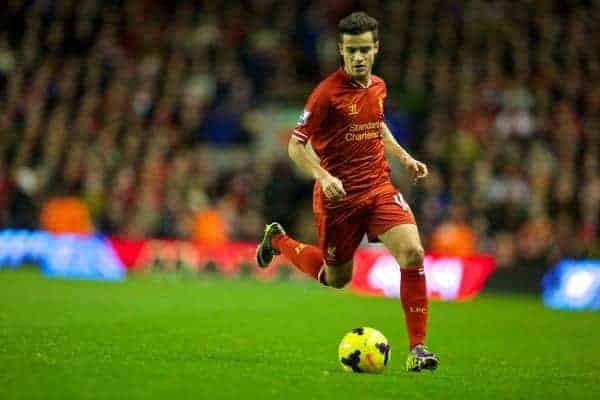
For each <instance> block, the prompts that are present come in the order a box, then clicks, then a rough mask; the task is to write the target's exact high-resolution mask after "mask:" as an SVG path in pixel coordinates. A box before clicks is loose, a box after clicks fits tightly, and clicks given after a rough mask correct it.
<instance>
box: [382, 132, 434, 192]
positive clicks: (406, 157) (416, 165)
mask: <svg viewBox="0 0 600 400" xmlns="http://www.w3.org/2000/svg"><path fill="white" fill-rule="evenodd" d="M382 140H383V147H384V148H385V151H387V152H388V153H389V154H391V155H392V156H393V157H395V158H396V159H398V160H399V161H400V162H401V163H402V165H404V167H405V168H406V169H407V170H408V171H409V172H410V173H411V174H412V175H413V177H414V179H415V182H416V181H418V180H419V179H421V178H425V177H426V176H427V174H428V173H429V172H428V171H427V166H426V165H425V164H424V163H422V162H420V161H417V160H415V159H414V158H413V157H412V156H411V155H410V154H408V152H407V151H406V150H404V148H403V147H402V146H400V144H399V143H398V142H397V141H396V138H395V137H394V135H392V132H390V129H389V128H388V127H387V125H386V124H385V122H384V123H383V129H382Z"/></svg>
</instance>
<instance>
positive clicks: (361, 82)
mask: <svg viewBox="0 0 600 400" xmlns="http://www.w3.org/2000/svg"><path fill="white" fill-rule="evenodd" d="M344 72H346V74H348V76H349V77H351V78H352V80H353V81H354V82H356V83H358V84H359V85H360V86H362V87H365V88H366V87H369V83H370V82H371V73H370V72H369V73H367V74H366V75H365V76H362V77H360V78H356V77H354V76H352V74H351V73H350V71H348V69H347V67H346V66H345V65H344Z"/></svg>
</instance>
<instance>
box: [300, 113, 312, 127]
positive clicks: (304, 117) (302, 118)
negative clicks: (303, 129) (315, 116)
mask: <svg viewBox="0 0 600 400" xmlns="http://www.w3.org/2000/svg"><path fill="white" fill-rule="evenodd" d="M308 117H310V111H306V110H304V112H303V113H302V115H300V118H298V123H297V125H298V126H302V125H306V121H308Z"/></svg>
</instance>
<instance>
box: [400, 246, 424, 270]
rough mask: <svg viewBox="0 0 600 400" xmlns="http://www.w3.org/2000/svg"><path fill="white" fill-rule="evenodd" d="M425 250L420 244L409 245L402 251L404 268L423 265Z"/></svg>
mask: <svg viewBox="0 0 600 400" xmlns="http://www.w3.org/2000/svg"><path fill="white" fill-rule="evenodd" d="M424 258H425V251H424V250H423V248H422V247H421V246H411V247H409V248H408V249H406V250H405V251H404V259H405V260H406V264H405V265H404V267H405V268H416V267H420V266H422V265H423V260H424Z"/></svg>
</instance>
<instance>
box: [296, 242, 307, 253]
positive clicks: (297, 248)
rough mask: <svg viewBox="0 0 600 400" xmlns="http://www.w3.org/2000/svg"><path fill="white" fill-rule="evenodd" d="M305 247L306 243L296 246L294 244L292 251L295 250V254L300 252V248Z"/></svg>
mask: <svg viewBox="0 0 600 400" xmlns="http://www.w3.org/2000/svg"><path fill="white" fill-rule="evenodd" d="M305 247H306V245H305V244H304V243H300V244H299V245H298V246H296V247H295V248H294V251H295V252H296V254H300V253H301V252H302V250H304V248H305Z"/></svg>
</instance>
